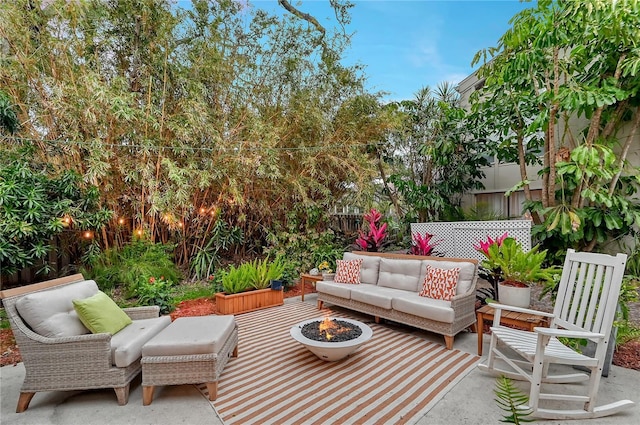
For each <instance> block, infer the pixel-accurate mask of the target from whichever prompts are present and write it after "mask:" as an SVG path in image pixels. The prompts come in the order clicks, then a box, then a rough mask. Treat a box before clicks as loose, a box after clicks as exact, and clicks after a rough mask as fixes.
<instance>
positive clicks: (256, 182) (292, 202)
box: [0, 0, 375, 265]
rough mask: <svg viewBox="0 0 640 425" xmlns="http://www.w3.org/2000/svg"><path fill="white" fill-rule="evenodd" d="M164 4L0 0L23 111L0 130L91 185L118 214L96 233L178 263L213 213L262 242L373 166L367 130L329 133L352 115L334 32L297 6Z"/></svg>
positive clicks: (353, 70)
mask: <svg viewBox="0 0 640 425" xmlns="http://www.w3.org/2000/svg"><path fill="white" fill-rule="evenodd" d="M173 3H174V2H170V1H163V0H122V1H105V2H103V1H84V2H68V1H63V0H58V1H54V2H43V3H42V4H40V3H39V2H34V1H33V0H31V1H27V0H18V1H16V2H2V3H0V14H2V16H3V19H2V20H0V37H2V38H3V39H5V40H7V45H8V50H9V55H8V56H7V57H6V60H5V59H4V58H3V60H4V61H3V66H2V67H0V85H1V86H2V87H3V88H6V91H7V94H8V95H9V96H10V98H11V99H13V100H14V101H15V111H16V114H17V116H18V118H19V121H20V122H22V123H24V124H23V126H22V127H21V129H20V132H19V133H18V134H17V135H16V136H17V137H15V138H12V139H10V140H9V139H7V143H11V144H13V145H20V144H21V143H22V142H23V140H24V139H34V140H36V145H37V150H36V153H35V155H36V158H37V159H38V160H39V161H43V162H46V163H48V164H50V165H51V166H52V167H53V168H54V169H56V170H65V169H69V170H75V171H77V172H78V173H79V174H81V175H82V178H83V180H84V181H85V182H86V183H89V184H93V185H96V186H98V187H99V190H100V195H101V200H102V202H103V205H104V206H105V207H107V208H110V209H112V210H113V211H114V213H115V219H114V220H113V221H111V222H110V223H109V224H108V226H107V228H106V229H105V231H104V232H102V233H101V234H100V235H99V237H100V241H101V243H102V244H103V245H104V246H110V245H114V244H115V245H117V244H119V243H120V241H122V240H124V241H126V240H129V238H127V237H122V238H121V237H119V235H120V234H121V233H122V232H129V233H130V232H140V233H141V234H146V235H149V237H150V238H151V239H152V240H154V241H163V242H164V241H172V242H174V243H176V244H177V246H178V248H177V251H176V258H177V260H178V262H179V263H181V264H184V265H186V264H187V263H188V262H189V261H190V259H191V258H192V257H193V256H194V255H195V253H197V252H200V251H201V249H202V248H203V247H205V246H206V244H207V243H208V241H209V240H210V237H209V236H210V233H211V229H212V228H213V226H214V225H215V223H216V222H217V220H218V219H219V218H220V217H224V219H225V220H228V224H229V226H230V227H232V228H235V227H239V228H240V229H241V230H242V232H243V234H244V235H245V237H246V240H247V241H250V243H252V244H253V245H249V244H248V249H256V250H259V249H260V245H261V243H262V242H263V241H264V238H265V234H266V233H267V232H266V229H269V228H272V227H276V226H277V225H281V226H282V227H287V226H286V223H287V221H289V220H292V221H296V222H298V223H301V226H303V227H304V226H306V225H307V224H309V225H313V224H310V223H309V222H308V220H306V217H307V216H309V215H311V214H310V211H315V210H319V209H326V207H327V206H328V205H329V204H330V203H331V202H332V200H333V199H335V198H339V197H340V195H341V194H342V193H345V192H346V191H347V190H348V185H349V184H355V185H359V186H364V185H365V183H366V182H369V181H370V180H371V179H370V176H371V175H372V173H373V172H374V171H375V168H374V165H373V164H370V162H369V161H367V152H366V150H367V149H366V148H367V145H368V144H369V143H370V140H369V139H368V138H367V137H365V136H364V135H362V136H360V135H358V134H357V133H355V134H352V136H351V137H349V138H348V139H344V138H343V137H342V135H343V134H345V133H347V130H348V128H347V127H348V126H350V125H352V123H356V124H358V123H359V122H360V120H364V119H365V118H363V117H360V116H357V115H350V116H347V115H346V114H347V113H348V111H349V108H345V105H346V104H348V103H349V102H352V101H353V100H354V99H356V98H357V97H359V96H362V95H364V94H365V93H364V89H363V84H362V82H363V79H362V73H361V68H359V67H344V66H342V65H341V64H340V63H339V58H340V56H341V54H342V51H343V50H344V49H345V48H346V46H347V45H348V37H347V36H346V34H344V32H343V31H341V30H340V29H338V30H334V29H333V28H330V27H329V26H328V25H327V28H326V29H325V35H324V36H323V37H322V40H321V41H322V42H321V43H319V40H318V34H317V29H316V28H315V27H309V25H308V24H307V22H306V21H304V20H300V19H299V18H298V17H297V16H295V15H289V14H285V16H283V17H276V16H272V15H270V14H268V13H267V12H265V11H264V10H261V9H255V8H253V7H249V6H250V5H247V7H244V6H243V5H242V4H241V2H236V1H228V0H225V1H218V2H210V1H205V0H194V1H193V2H192V7H190V8H184V9H183V8H180V7H179V6H175V5H174V4H173ZM337 3H338V2H336V4H337ZM340 3H342V2H340ZM344 12H345V15H341V14H338V17H339V20H337V21H336V23H335V25H336V26H338V27H340V26H341V25H342V23H343V22H346V20H345V19H347V15H346V9H345V10H344ZM53 105H55V107H53ZM339 114H343V116H342V117H339V116H338V115H339ZM119 220H122V221H123V222H124V224H123V225H121V224H119ZM302 230H304V228H303V229H302Z"/></svg>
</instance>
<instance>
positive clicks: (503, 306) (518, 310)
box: [487, 303, 555, 317]
mask: <svg viewBox="0 0 640 425" xmlns="http://www.w3.org/2000/svg"><path fill="white" fill-rule="evenodd" d="M487 305H488V306H489V307H492V308H494V309H496V310H509V311H515V312H516V313H528V314H535V315H536V316H542V317H555V315H554V314H553V313H547V312H546V311H540V310H532V309H530V308H522V307H515V306H512V305H506V304H499V303H487Z"/></svg>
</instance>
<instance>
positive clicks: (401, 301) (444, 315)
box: [391, 292, 455, 323]
mask: <svg viewBox="0 0 640 425" xmlns="http://www.w3.org/2000/svg"><path fill="white" fill-rule="evenodd" d="M391 306H392V307H393V309H394V310H398V311H401V312H403V313H407V314H413V315H414V316H418V317H424V318H425V319H430V320H435V321H437V322H444V323H453V320H454V319H455V314H454V311H453V308H451V301H444V300H435V299H433V298H427V297H421V296H420V295H418V294H417V293H411V292H403V293H399V292H398V294H397V295H396V296H395V297H393V300H391Z"/></svg>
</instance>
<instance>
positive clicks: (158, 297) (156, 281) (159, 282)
mask: <svg viewBox="0 0 640 425" xmlns="http://www.w3.org/2000/svg"><path fill="white" fill-rule="evenodd" d="M171 286H172V285H171V282H169V281H167V280H166V279H165V278H164V276H161V277H159V278H155V277H153V276H151V277H150V278H149V279H148V280H146V281H143V282H140V284H138V287H137V288H136V294H137V295H138V304H139V305H157V306H158V307H160V313H162V314H167V313H169V312H170V311H171V310H173V301H172V298H171Z"/></svg>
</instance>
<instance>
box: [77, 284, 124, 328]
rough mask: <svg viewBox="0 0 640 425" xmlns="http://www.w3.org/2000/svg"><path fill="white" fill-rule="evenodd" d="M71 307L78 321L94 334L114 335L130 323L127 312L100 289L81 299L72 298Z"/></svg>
mask: <svg viewBox="0 0 640 425" xmlns="http://www.w3.org/2000/svg"><path fill="white" fill-rule="evenodd" d="M73 308H74V309H75V310H76V313H78V317H79V318H80V321H81V322H82V323H83V324H84V325H85V326H86V327H87V329H89V330H90V331H91V332H92V333H94V334H99V333H110V334H111V335H114V334H116V333H118V332H119V331H120V330H121V329H122V328H124V327H125V326H127V325H129V324H131V318H130V317H129V316H127V313H125V312H124V311H123V310H122V309H121V308H120V307H118V305H117V304H116V303H115V302H113V300H112V299H111V298H109V296H108V295H107V294H105V293H104V292H102V291H98V293H97V294H95V295H93V296H91V297H89V298H85V299H83V300H73Z"/></svg>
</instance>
